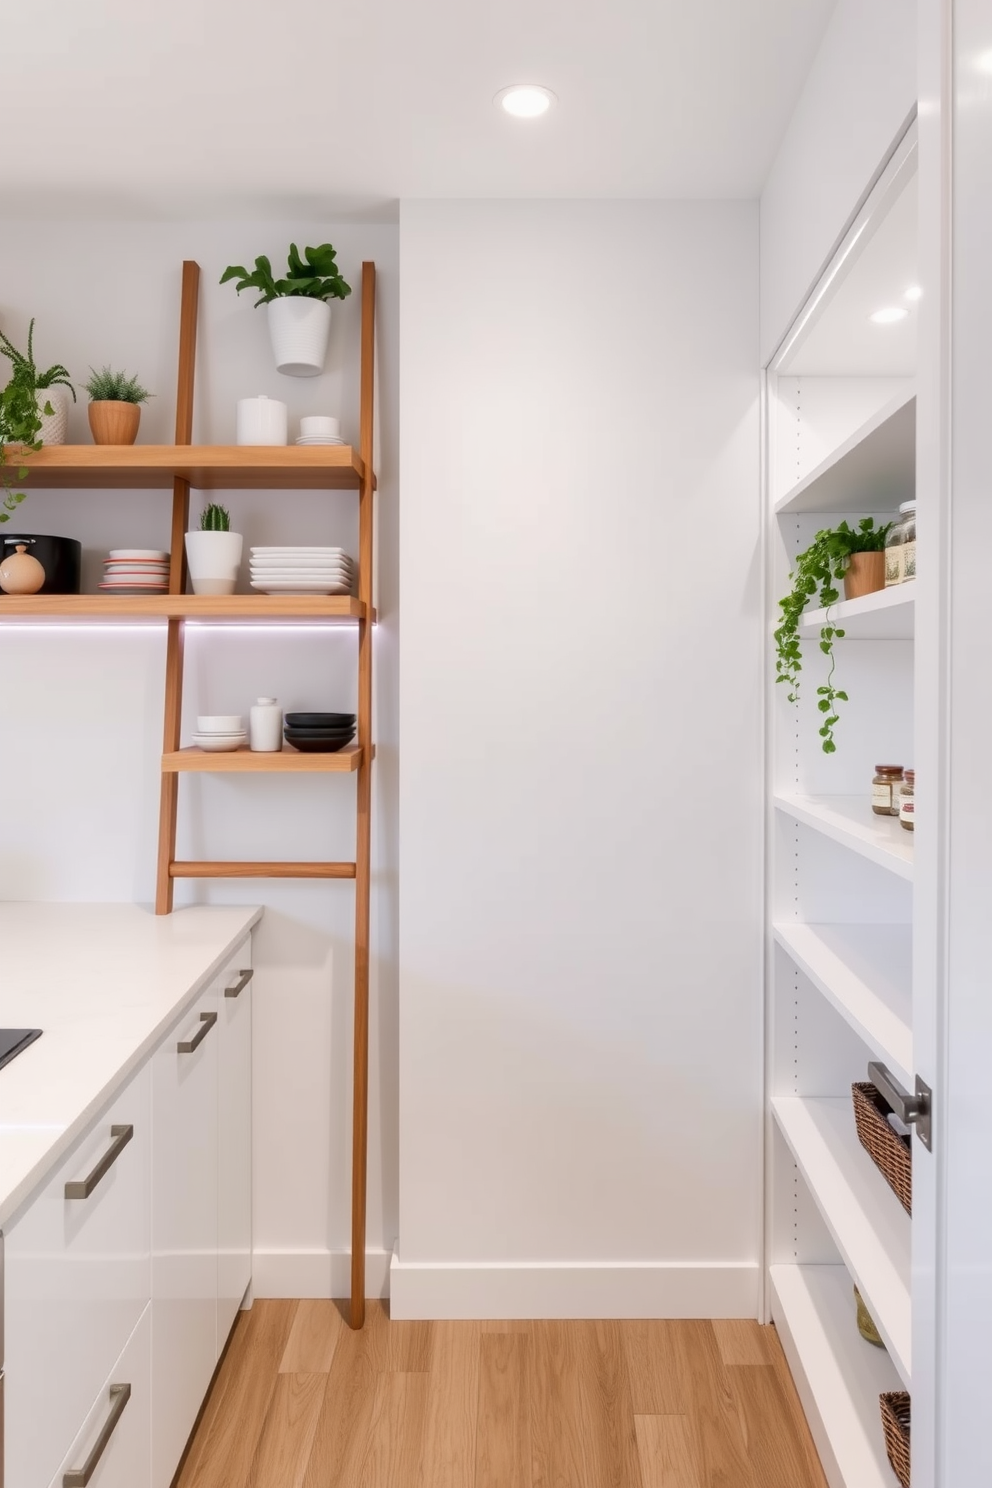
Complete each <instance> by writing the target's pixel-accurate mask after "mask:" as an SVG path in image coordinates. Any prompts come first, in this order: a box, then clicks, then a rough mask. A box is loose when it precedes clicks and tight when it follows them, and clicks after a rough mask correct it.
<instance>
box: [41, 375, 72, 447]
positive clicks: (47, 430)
mask: <svg viewBox="0 0 992 1488" xmlns="http://www.w3.org/2000/svg"><path fill="white" fill-rule="evenodd" d="M35 397H36V398H37V399H38V417H39V418H40V419H41V428H40V430H39V431H38V434H37V436H36V437H37V438H38V439H40V440H41V442H42V444H65V432H66V428H67V426H68V423H69V389H68V388H64V387H50V388H36V389H35ZM46 403H49V404H51V408H52V411H51V413H46V412H45V404H46Z"/></svg>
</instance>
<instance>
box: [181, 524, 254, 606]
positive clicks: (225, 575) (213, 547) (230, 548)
mask: <svg viewBox="0 0 992 1488" xmlns="http://www.w3.org/2000/svg"><path fill="white" fill-rule="evenodd" d="M243 543H244V539H243V537H242V536H241V533H240V532H232V531H231V514H230V512H229V511H228V510H227V507H226V506H216V505H215V504H214V503H213V502H211V504H210V505H209V506H206V507H204V509H203V511H202V512H201V513H200V526H199V530H198V531H194V532H187V534H186V558H187V560H188V563H189V577H190V583H191V584H192V585H193V593H194V594H233V593H234V586H235V584H236V583H237V582H238V569H239V568H240V566H241V549H242V546H243Z"/></svg>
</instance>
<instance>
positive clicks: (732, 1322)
mask: <svg viewBox="0 0 992 1488" xmlns="http://www.w3.org/2000/svg"><path fill="white" fill-rule="evenodd" d="M711 1327H712V1329H713V1332H714V1333H715V1334H716V1344H717V1348H718V1349H719V1350H720V1358H721V1359H722V1360H723V1362H724V1364H770V1363H771V1362H772V1361H771V1355H770V1354H769V1352H768V1347H767V1343H766V1336H765V1335H766V1334H767V1333H769V1332H770V1331H771V1330H770V1329H768V1328H763V1327H762V1326H761V1324H760V1323H756V1322H755V1321H754V1319H753V1318H714V1319H713V1321H712V1323H711Z"/></svg>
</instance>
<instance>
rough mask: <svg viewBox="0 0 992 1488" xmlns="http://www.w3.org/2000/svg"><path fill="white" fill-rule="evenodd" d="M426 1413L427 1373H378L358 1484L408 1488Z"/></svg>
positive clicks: (414, 1476) (371, 1487)
mask: <svg viewBox="0 0 992 1488" xmlns="http://www.w3.org/2000/svg"><path fill="white" fill-rule="evenodd" d="M426 1415H427V1375H426V1374H394V1373H390V1374H380V1375H379V1376H378V1378H377V1379H376V1389H375V1403H374V1406H373V1410H372V1424H371V1427H370V1432H369V1450H368V1454H367V1455H366V1458H365V1462H364V1464H363V1467H362V1476H361V1479H360V1480H359V1484H358V1485H357V1488H410V1485H411V1484H412V1483H415V1482H416V1481H417V1472H418V1469H419V1467H420V1459H421V1455H422V1453H423V1445H424V1423H425V1420H426ZM272 1488H276V1485H272ZM279 1488H281V1485H279Z"/></svg>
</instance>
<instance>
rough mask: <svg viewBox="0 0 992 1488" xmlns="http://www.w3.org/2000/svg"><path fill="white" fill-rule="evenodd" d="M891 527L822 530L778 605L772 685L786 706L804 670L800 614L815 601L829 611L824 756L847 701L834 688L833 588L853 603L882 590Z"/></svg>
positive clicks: (836, 632)
mask: <svg viewBox="0 0 992 1488" xmlns="http://www.w3.org/2000/svg"><path fill="white" fill-rule="evenodd" d="M891 527H892V523H891V522H886V523H885V525H884V526H882V527H876V526H875V522H874V519H873V518H872V517H862V519H861V521H860V522H859V523H858V525H857V527H855V528H852V527H851V526H850V525H849V524H848V523H847V522H841V523H840V525H839V526H838V527H825V528H823V529H822V531H820V532H818V533H817V534H816V536H815V537H814V538H813V541H812V542H811V543H810V545H809V547H808V548H807V549H806V551H805V552H803V553H799V554H798V555H797V557H796V560H795V567H794V568H793V570H792V573H791V574H790V575H789V577H790V579H791V580H792V589H791V591H790V593H789V594H787V595H786V597H785V599H780V600H779V608H780V609H781V611H782V616H781V620H780V622H779V626H778V629H777V630H776V631H775V652H776V656H775V672H776V677H775V681H776V682H784V683H786V685H787V686H788V689H789V702H790V703H795V702H798V701H799V674H800V672H801V671H802V666H803V653H802V645H801V643H800V640H799V626H800V623H801V621H802V618H803V614H804V613H805V611H806V608H807V606H808V604H809V602H810V600H811V599H813V597H814V596H816V597H817V598H818V600H819V606H820V608H822V609H825V610H826V611H827V616H826V619H825V622H824V624H823V625H821V627H820V650H821V651H822V652H823V654H824V656H826V657H827V658H828V659H829V662H830V670H829V672H828V673H827V680H826V683H825V684H824V685H823V686H822V687H818V688H817V689H816V692H817V704H816V706H817V708H818V709H819V710H820V712H821V713H822V714H823V722H822V723H821V725H820V739H821V747H822V749H823V752H824V754H833V753H834V751H835V750H836V748H837V745H836V744H835V743H834V725H835V724H836V723H838V722H839V719H838V715H837V704H838V703H846V702H847V701H848V697H847V693H846V692H839V691H838V690H837V688H836V687H835V686H834V667H835V662H834V641H837V640H841V639H842V638H843V635H844V632H843V630H842V629H841V628H840V627H839V626H837V625H834V624H832V623H831V621H830V614H829V611H830V606H831V605H834V604H836V603H837V601H838V600H839V599H840V590H839V589H838V588H837V584H839V583H840V581H841V580H842V579H843V581H844V597H845V599H857V598H858V597H859V596H860V595H862V594H872V593H874V591H875V590H876V589H884V588H885V539H886V538H887V537H888V535H889V531H890V529H891ZM859 560H868V561H867V562H864V561H859ZM849 579H850V581H851V582H850V583H849V582H848V580H849Z"/></svg>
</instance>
